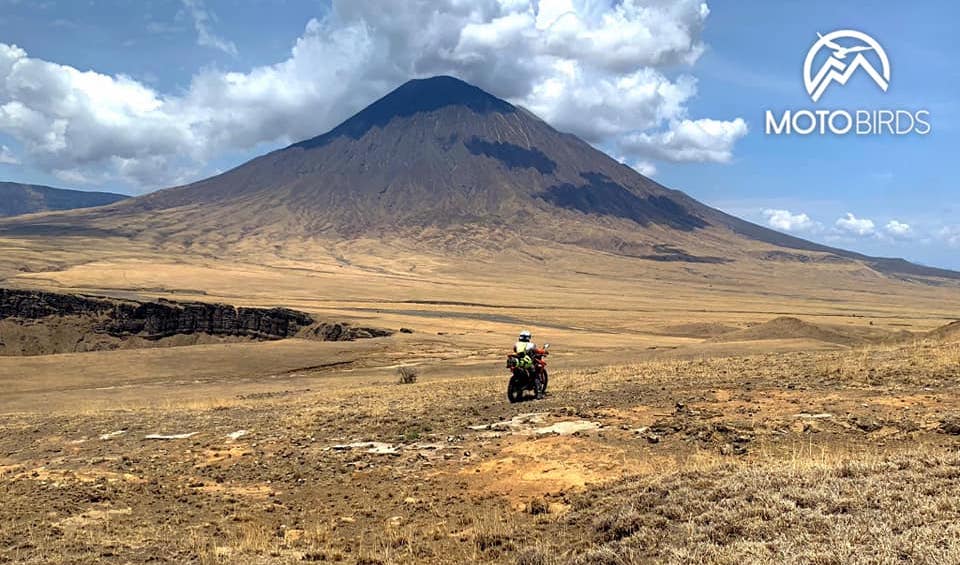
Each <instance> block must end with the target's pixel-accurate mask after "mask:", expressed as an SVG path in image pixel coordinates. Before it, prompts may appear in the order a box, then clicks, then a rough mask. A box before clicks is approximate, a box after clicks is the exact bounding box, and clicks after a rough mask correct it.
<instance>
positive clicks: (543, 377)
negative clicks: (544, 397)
mask: <svg viewBox="0 0 960 565" xmlns="http://www.w3.org/2000/svg"><path fill="white" fill-rule="evenodd" d="M540 375H541V376H540V378H541V382H540V394H547V382H549V380H550V376H549V375H547V370H546V369H544V370H543V372H542V373H540Z"/></svg>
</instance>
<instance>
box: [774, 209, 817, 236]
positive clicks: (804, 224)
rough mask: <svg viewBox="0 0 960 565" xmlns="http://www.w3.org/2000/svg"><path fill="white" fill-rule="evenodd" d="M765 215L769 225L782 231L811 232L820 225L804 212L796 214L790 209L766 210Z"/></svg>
mask: <svg viewBox="0 0 960 565" xmlns="http://www.w3.org/2000/svg"><path fill="white" fill-rule="evenodd" d="M763 216H764V217H765V218H766V219H767V225H768V226H770V227H771V228H774V229H777V230H780V231H786V232H809V231H813V230H814V229H815V228H817V227H818V224H817V223H816V222H814V221H813V220H812V219H810V216H808V215H806V214H804V213H799V214H794V213H793V212H791V211H789V210H764V211H763Z"/></svg>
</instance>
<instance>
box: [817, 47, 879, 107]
mask: <svg viewBox="0 0 960 565" xmlns="http://www.w3.org/2000/svg"><path fill="white" fill-rule="evenodd" d="M817 37H818V39H817V41H816V42H815V43H814V44H813V46H812V47H810V50H809V51H808V52H807V58H806V60H805V61H804V63H803V77H804V85H805V86H806V88H807V93H808V94H809V95H810V97H811V98H812V99H813V101H814V102H817V101H818V100H820V97H821V96H823V93H824V91H826V90H827V87H829V86H830V85H831V84H833V83H839V84H841V85H844V84H846V83H847V81H848V80H850V78H851V77H853V75H854V74H856V72H857V71H858V70H860V69H863V70H864V71H865V72H866V73H867V74H868V75H869V76H870V78H872V79H873V81H874V82H875V83H876V84H877V86H879V87H880V90H882V91H884V92H886V91H887V88H889V86H890V59H889V58H888V57H887V53H886V51H884V49H883V47H882V46H881V45H880V43H878V42H877V41H876V40H875V39H874V38H872V37H870V36H869V35H867V34H865V33H863V32H860V31H856V30H852V29H842V30H837V31H833V32H830V33H828V34H826V35H824V34H821V33H817ZM850 40H852V41H854V42H855V43H850V44H849V46H845V45H843V44H841V43H840V42H841V41H844V43H847V42H849V41H850ZM823 49H828V50H829V51H831V54H830V56H829V57H827V60H826V61H825V62H824V63H823V65H822V66H821V67H820V68H819V70H818V71H817V72H816V73H814V72H813V63H814V61H815V59H816V58H817V55H818V54H819V53H820V52H821V50H823ZM869 51H873V52H875V53H876V55H877V59H879V61H880V70H879V71H878V70H877V68H876V67H874V66H873V64H872V63H871V62H870V61H869V60H867V58H866V56H865V55H864V53H866V52H869Z"/></svg>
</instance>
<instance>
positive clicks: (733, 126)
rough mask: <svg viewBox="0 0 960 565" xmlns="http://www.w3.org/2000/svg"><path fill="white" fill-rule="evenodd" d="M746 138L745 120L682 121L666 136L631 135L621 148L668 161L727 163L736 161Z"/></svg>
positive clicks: (661, 134) (660, 134) (668, 131)
mask: <svg viewBox="0 0 960 565" xmlns="http://www.w3.org/2000/svg"><path fill="white" fill-rule="evenodd" d="M745 135H747V123H746V122H745V121H743V120H742V119H741V118H737V119H735V120H733V121H730V122H725V121H719V120H711V119H701V120H682V121H680V122H674V123H672V124H671V125H670V128H669V129H668V130H666V131H663V132H657V133H653V134H648V133H637V134H633V135H628V136H626V137H624V139H623V140H622V141H621V147H623V148H624V149H625V150H627V151H629V152H632V153H634V154H637V155H645V156H649V157H652V158H655V159H663V160H665V161H675V162H708V161H709V162H715V163H726V162H729V161H730V159H732V158H733V146H734V145H735V144H736V142H737V141H738V140H739V139H740V138H742V137H743V136H745Z"/></svg>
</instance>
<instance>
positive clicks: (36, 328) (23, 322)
mask: <svg viewBox="0 0 960 565" xmlns="http://www.w3.org/2000/svg"><path fill="white" fill-rule="evenodd" d="M392 334H393V332H392V331H390V330H385V329H380V328H368V327H356V326H351V325H350V324H348V323H345V322H326V321H325V322H317V321H314V319H313V317H312V316H310V315H309V314H307V313H304V312H299V311H296V310H289V309H287V308H238V307H235V306H231V305H229V304H211V303H203V302H173V301H169V300H157V301H154V302H141V301H137V300H116V299H110V298H100V297H93V296H82V295H75V294H63V293H55V292H41V291H34V290H13V289H5V288H0V355H47V354H53V353H74V352H84V351H101V350H107V349H121V348H122V349H130V348H144V347H171V346H184V345H196V344H209V343H222V342H224V341H243V340H263V341H266V340H278V339H285V338H290V337H298V338H303V339H312V340H317V341H353V340H356V339H365V338H373V337H385V336H389V335H392Z"/></svg>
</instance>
